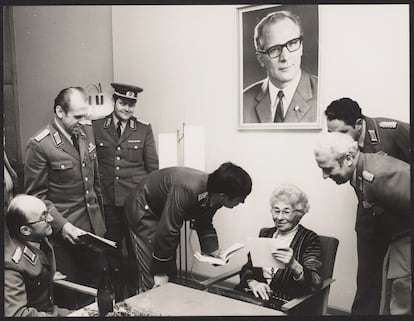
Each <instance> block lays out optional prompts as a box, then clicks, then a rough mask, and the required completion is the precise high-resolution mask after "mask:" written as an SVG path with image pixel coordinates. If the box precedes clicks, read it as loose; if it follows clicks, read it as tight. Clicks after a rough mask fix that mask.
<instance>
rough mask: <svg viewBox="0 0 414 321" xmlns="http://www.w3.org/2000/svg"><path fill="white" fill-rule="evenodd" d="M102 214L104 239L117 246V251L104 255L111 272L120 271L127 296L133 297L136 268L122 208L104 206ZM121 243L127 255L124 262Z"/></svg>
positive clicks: (135, 289) (135, 287)
mask: <svg viewBox="0 0 414 321" xmlns="http://www.w3.org/2000/svg"><path fill="white" fill-rule="evenodd" d="M104 212H105V225H106V233H105V237H106V238H107V239H110V240H112V241H115V242H116V244H117V250H116V251H114V252H111V253H107V255H106V257H107V259H108V263H109V266H110V269H111V270H112V271H114V269H118V270H119V271H121V275H122V276H123V280H122V281H121V282H125V285H126V287H127V291H128V296H130V295H134V294H135V293H136V291H137V289H138V280H137V269H138V267H137V263H136V258H135V255H134V250H133V248H132V243H131V237H130V234H129V229H128V222H127V219H126V217H125V214H124V212H123V207H120V206H111V205H105V206H104ZM123 241H125V248H126V254H127V257H126V260H124V255H123V252H124V251H123V244H124V243H123ZM113 282H119V280H113Z"/></svg>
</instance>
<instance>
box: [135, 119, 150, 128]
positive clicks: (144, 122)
mask: <svg viewBox="0 0 414 321" xmlns="http://www.w3.org/2000/svg"><path fill="white" fill-rule="evenodd" d="M137 122H138V123H141V124H143V125H145V126H148V125H149V123H147V122H146V121H142V120H138V119H137Z"/></svg>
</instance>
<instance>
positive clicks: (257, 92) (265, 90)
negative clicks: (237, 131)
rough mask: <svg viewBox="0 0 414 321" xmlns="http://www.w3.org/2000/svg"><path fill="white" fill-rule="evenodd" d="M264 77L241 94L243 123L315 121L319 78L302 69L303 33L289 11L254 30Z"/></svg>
mask: <svg viewBox="0 0 414 321" xmlns="http://www.w3.org/2000/svg"><path fill="white" fill-rule="evenodd" d="M254 45H255V49H256V58H257V61H258V62H259V64H260V66H261V67H263V68H265V70H266V74H267V77H266V78H265V79H262V80H260V81H258V82H256V83H254V84H252V85H250V86H248V87H247V88H245V89H244V91H243V123H295V122H316V120H317V92H318V78H317V77H316V76H314V75H311V74H309V73H307V72H305V71H304V70H303V69H302V68H301V61H302V55H303V31H302V25H301V22H300V20H299V17H298V16H296V15H294V14H293V13H292V12H290V11H278V12H272V13H270V14H268V15H267V16H266V17H264V18H263V19H262V20H260V21H259V23H258V24H257V25H256V27H255V30H254Z"/></svg>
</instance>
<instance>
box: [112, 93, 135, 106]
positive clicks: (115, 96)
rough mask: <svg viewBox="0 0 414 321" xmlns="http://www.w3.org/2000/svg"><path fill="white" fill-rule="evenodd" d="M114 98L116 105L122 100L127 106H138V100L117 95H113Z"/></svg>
mask: <svg viewBox="0 0 414 321" xmlns="http://www.w3.org/2000/svg"><path fill="white" fill-rule="evenodd" d="M112 98H113V99H114V104H116V101H117V100H118V99H119V100H122V101H123V102H124V103H125V104H127V105H128V106H132V105H135V104H136V102H137V100H135V99H129V98H125V97H121V96H118V95H117V94H113V95H112Z"/></svg>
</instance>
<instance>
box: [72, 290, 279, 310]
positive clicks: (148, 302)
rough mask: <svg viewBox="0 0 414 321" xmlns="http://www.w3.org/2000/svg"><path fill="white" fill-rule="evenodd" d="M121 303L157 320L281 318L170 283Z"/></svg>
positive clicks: (247, 305) (258, 308)
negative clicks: (148, 314) (145, 312)
mask: <svg viewBox="0 0 414 321" xmlns="http://www.w3.org/2000/svg"><path fill="white" fill-rule="evenodd" d="M125 301H126V302H127V303H128V304H130V305H131V306H132V307H133V308H135V309H137V310H138V311H141V310H143V311H151V312H153V313H154V315H158V316H225V315H227V316H230V315H247V316H262V315H274V316H275V315H285V314H284V313H283V312H281V311H277V310H273V309H268V308H264V307H261V306H258V305H254V304H250V303H246V302H242V301H238V300H234V299H230V298H226V297H224V296H220V295H216V294H212V293H208V292H206V291H201V290H196V289H192V288H189V287H186V286H182V285H178V284H174V283H167V284H165V285H163V286H160V287H157V288H155V289H151V290H149V291H147V292H145V293H142V294H139V295H135V296H133V297H130V298H129V299H126V300H125ZM86 308H87V309H95V310H96V309H97V306H96V303H93V304H91V305H89V306H87V307H86ZM69 316H76V317H78V316H88V314H87V312H86V311H85V308H83V309H80V310H78V311H75V312H73V313H72V314H70V315H69Z"/></svg>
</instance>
